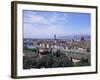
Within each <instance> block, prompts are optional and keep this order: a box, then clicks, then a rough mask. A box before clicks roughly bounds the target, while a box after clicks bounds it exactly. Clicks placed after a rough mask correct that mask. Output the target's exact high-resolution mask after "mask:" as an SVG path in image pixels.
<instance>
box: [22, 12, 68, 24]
mask: <svg viewBox="0 0 100 80" xmlns="http://www.w3.org/2000/svg"><path fill="white" fill-rule="evenodd" d="M67 18H68V16H67V14H65V13H63V14H58V13H56V12H53V14H49V12H47V13H45V12H37V14H36V12H30V11H29V12H28V11H26V12H25V13H24V23H28V24H34V23H38V24H39V23H40V24H55V23H58V22H59V21H60V22H61V21H62V22H63V21H65V20H66V19H67Z"/></svg>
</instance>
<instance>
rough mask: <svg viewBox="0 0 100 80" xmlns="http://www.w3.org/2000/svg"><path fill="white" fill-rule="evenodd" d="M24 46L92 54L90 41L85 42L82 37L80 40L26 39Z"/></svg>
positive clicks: (41, 49)
mask: <svg viewBox="0 0 100 80" xmlns="http://www.w3.org/2000/svg"><path fill="white" fill-rule="evenodd" d="M23 46H24V47H27V48H38V49H39V50H40V51H43V50H50V49H56V50H71V51H77V52H90V46H91V44H90V40H85V39H84V37H81V38H80V40H74V39H71V40H68V39H57V38H56V35H54V39H24V41H23Z"/></svg>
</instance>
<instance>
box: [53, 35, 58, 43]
mask: <svg viewBox="0 0 100 80" xmlns="http://www.w3.org/2000/svg"><path fill="white" fill-rule="evenodd" d="M54 42H55V43H57V39H56V35H55V34H54Z"/></svg>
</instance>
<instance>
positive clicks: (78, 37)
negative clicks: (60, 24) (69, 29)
mask: <svg viewBox="0 0 100 80" xmlns="http://www.w3.org/2000/svg"><path fill="white" fill-rule="evenodd" d="M81 37H84V39H85V40H90V39H91V36H90V35H70V36H60V37H57V39H75V40H79V39H81Z"/></svg>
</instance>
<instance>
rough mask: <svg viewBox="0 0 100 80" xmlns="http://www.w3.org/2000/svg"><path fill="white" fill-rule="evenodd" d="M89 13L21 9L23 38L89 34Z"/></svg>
mask: <svg viewBox="0 0 100 80" xmlns="http://www.w3.org/2000/svg"><path fill="white" fill-rule="evenodd" d="M90 24H91V14H90V13H74V12H49V11H48V12H47V11H34V10H33V11H31V10H23V26H24V28H23V30H24V31H23V34H24V38H53V36H54V34H56V35H57V36H69V35H90V32H91V31H90V30H91V28H90V26H91V25H90Z"/></svg>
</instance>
